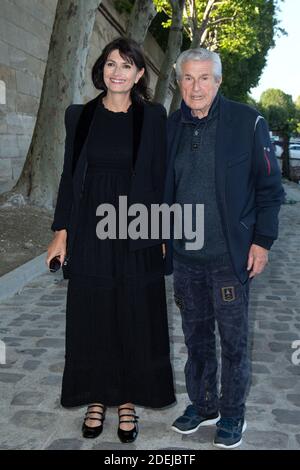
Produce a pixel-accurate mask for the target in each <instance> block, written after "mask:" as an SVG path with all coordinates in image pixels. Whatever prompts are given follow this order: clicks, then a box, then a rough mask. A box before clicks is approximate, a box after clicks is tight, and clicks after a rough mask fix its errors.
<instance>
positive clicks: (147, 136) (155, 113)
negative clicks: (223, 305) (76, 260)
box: [51, 95, 167, 257]
mask: <svg viewBox="0 0 300 470" xmlns="http://www.w3.org/2000/svg"><path fill="white" fill-rule="evenodd" d="M99 96H100V95H98V96H97V97H96V98H94V99H93V100H91V101H89V102H88V103H86V104H85V105H76V104H75V105H70V106H69V107H68V108H67V109H66V112H65V127H66V140H65V155H64V165H63V171H62V174H61V179H60V184H59V190H58V196H57V202H56V208H55V213H54V220H53V223H52V225H51V230H53V231H56V230H61V229H66V230H67V235H68V236H67V256H68V257H70V255H71V252H72V246H73V242H74V237H75V233H76V227H77V217H78V210H79V204H80V199H81V197H82V193H83V190H84V184H85V174H86V170H87V155H86V145H85V142H86V138H87V135H88V132H89V128H90V123H91V121H92V118H93V114H94V111H95V109H96V106H97V103H98V100H99ZM166 119H167V114H166V110H165V108H164V107H163V106H162V105H160V104H154V103H148V102H142V103H133V130H134V132H133V133H134V138H133V149H134V151H133V153H134V155H133V161H132V184H131V188H130V194H129V198H128V205H131V204H134V203H143V204H144V205H145V206H146V207H147V208H148V210H149V211H150V205H151V204H153V203H157V204H160V203H162V201H163V190H164V179H165V168H166V151H167V148H166V147H167V144H166ZM116 131H117V129H116ZM149 213H150V212H149ZM95 230H96V227H95ZM149 230H150V227H149ZM150 234H151V233H149V238H148V239H137V240H131V239H130V240H129V249H130V250H136V249H139V248H145V247H149V246H153V245H156V244H159V243H161V239H151V237H150Z"/></svg>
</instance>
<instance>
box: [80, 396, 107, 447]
mask: <svg viewBox="0 0 300 470" xmlns="http://www.w3.org/2000/svg"><path fill="white" fill-rule="evenodd" d="M96 407H99V408H101V409H102V411H92V410H90V408H96ZM105 411H106V407H105V406H104V405H100V404H99V405H98V404H95V405H88V409H87V412H86V413H85V417H84V421H83V424H82V435H83V437H86V438H90V439H92V438H95V437H98V436H99V435H100V434H101V433H102V431H103V422H104V420H105ZM93 414H97V415H99V417H98V418H95V417H94V416H93ZM90 415H92V416H90ZM88 419H91V420H93V421H100V424H99V426H94V427H91V426H87V424H86V421H87V420H88Z"/></svg>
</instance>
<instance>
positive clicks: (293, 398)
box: [286, 394, 300, 406]
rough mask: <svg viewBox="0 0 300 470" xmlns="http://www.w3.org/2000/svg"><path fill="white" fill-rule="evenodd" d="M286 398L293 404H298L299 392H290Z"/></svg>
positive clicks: (299, 399)
mask: <svg viewBox="0 0 300 470" xmlns="http://www.w3.org/2000/svg"><path fill="white" fill-rule="evenodd" d="M286 398H287V399H288V401H289V402H290V403H292V404H293V405H295V406H300V394H297V395H296V394H290V395H287V396H286Z"/></svg>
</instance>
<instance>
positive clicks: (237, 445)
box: [213, 421, 247, 449]
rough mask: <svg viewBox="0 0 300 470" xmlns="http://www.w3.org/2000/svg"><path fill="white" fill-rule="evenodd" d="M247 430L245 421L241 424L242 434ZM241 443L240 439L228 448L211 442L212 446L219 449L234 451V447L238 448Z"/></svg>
mask: <svg viewBox="0 0 300 470" xmlns="http://www.w3.org/2000/svg"><path fill="white" fill-rule="evenodd" d="M246 429H247V423H246V421H245V422H244V424H243V429H242V434H243V433H244V432H245V431H246ZM242 442H243V439H242V438H241V439H240V440H239V441H238V442H236V443H235V444H231V445H230V446H226V445H225V444H221V443H220V444H218V443H217V442H215V441H213V446H215V447H218V448H219V449H235V448H236V447H239V446H240V445H241V443H242Z"/></svg>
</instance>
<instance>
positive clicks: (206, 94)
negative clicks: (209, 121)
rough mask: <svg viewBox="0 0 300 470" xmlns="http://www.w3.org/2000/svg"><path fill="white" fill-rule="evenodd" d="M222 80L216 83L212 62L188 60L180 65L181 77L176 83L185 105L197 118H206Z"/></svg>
mask: <svg viewBox="0 0 300 470" xmlns="http://www.w3.org/2000/svg"><path fill="white" fill-rule="evenodd" d="M221 82H222V80H221V79H220V80H219V81H216V79H215V77H214V74H213V62H212V61H210V60H206V61H200V60H188V61H187V62H184V63H183V64H182V75H181V78H180V80H179V81H178V84H179V88H180V91H181V95H182V98H183V100H184V101H185V103H186V104H187V106H188V107H189V108H191V109H192V112H193V115H194V116H197V117H199V118H201V117H204V116H207V114H208V111H209V108H210V106H211V104H212V102H213V100H214V98H215V96H216V94H217V92H218V89H219V86H220V85H221Z"/></svg>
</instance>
